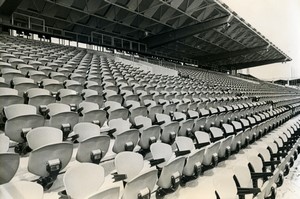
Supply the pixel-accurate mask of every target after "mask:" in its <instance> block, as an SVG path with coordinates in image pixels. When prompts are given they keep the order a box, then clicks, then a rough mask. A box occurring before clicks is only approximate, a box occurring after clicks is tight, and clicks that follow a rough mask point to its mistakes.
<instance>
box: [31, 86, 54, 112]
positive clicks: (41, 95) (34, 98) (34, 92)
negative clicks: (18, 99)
mask: <svg viewBox="0 0 300 199" xmlns="http://www.w3.org/2000/svg"><path fill="white" fill-rule="evenodd" d="M26 94H27V97H28V104H30V105H33V106H35V107H37V108H38V107H39V106H40V105H48V104H51V103H55V98H54V97H53V96H52V95H51V93H50V91H48V90H46V89H41V88H31V89H28V90H27V92H26Z"/></svg>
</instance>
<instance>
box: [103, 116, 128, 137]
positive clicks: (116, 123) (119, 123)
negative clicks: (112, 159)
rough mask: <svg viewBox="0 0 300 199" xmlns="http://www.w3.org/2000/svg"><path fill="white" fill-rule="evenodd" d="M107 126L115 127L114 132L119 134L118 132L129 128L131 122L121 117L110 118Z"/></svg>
mask: <svg viewBox="0 0 300 199" xmlns="http://www.w3.org/2000/svg"><path fill="white" fill-rule="evenodd" d="M108 126H109V127H111V128H115V129H116V132H115V134H119V133H122V132H124V131H127V130H129V129H130V126H131V124H130V122H129V121H128V120H123V119H121V118H118V119H112V120H110V121H109V122H108Z"/></svg>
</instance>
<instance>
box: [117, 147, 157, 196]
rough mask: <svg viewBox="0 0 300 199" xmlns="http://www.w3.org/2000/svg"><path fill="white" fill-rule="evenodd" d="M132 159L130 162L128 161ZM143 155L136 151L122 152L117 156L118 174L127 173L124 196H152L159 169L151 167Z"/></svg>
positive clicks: (124, 179)
mask: <svg viewBox="0 0 300 199" xmlns="http://www.w3.org/2000/svg"><path fill="white" fill-rule="evenodd" d="M128 160H130V163H128ZM147 163H148V161H144V160H143V156H142V155H140V154H137V153H134V152H121V153H119V154H117V156H116V157H115V166H116V171H117V174H114V175H115V178H118V177H121V176H118V174H121V175H125V176H126V177H125V178H123V179H122V180H123V181H125V182H126V185H125V188H124V192H123V196H122V198H124V199H126V198H128V199H129V198H141V197H144V198H150V197H151V192H152V191H153V189H154V187H155V184H156V182H157V170H156V169H155V168H150V167H149V166H150V165H149V163H148V165H147Z"/></svg>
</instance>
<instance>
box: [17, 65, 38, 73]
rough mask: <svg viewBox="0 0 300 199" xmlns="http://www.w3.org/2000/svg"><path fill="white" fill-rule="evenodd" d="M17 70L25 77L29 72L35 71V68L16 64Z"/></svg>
mask: <svg viewBox="0 0 300 199" xmlns="http://www.w3.org/2000/svg"><path fill="white" fill-rule="evenodd" d="M17 69H18V70H20V71H21V73H22V74H23V75H27V74H28V72H29V71H33V70H35V68H34V67H33V66H31V65H28V64H18V66H17Z"/></svg>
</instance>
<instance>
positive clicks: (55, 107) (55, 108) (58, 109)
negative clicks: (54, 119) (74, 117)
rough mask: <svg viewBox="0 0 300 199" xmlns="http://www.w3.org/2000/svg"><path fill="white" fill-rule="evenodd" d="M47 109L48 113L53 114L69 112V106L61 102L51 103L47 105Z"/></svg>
mask: <svg viewBox="0 0 300 199" xmlns="http://www.w3.org/2000/svg"><path fill="white" fill-rule="evenodd" d="M47 107H48V109H49V115H50V116H53V115H56V114H58V113H63V112H70V111H71V108H70V106H69V105H67V104H61V103H51V104H48V105H47Z"/></svg>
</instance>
